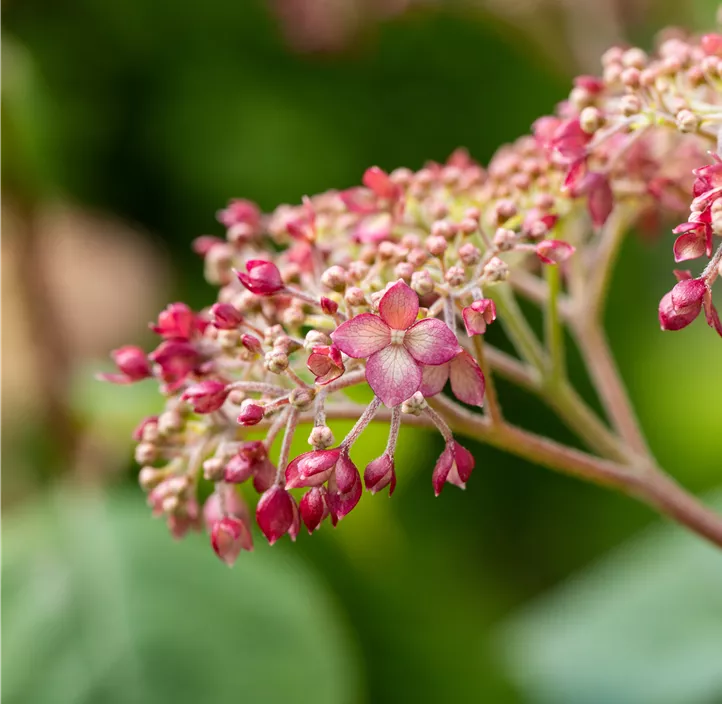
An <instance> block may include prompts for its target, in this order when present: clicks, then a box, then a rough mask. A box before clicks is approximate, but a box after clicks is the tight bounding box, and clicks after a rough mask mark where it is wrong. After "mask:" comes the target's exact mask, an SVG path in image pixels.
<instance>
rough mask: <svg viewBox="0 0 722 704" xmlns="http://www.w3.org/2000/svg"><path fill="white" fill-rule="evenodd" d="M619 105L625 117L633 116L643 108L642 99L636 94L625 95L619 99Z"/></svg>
mask: <svg viewBox="0 0 722 704" xmlns="http://www.w3.org/2000/svg"><path fill="white" fill-rule="evenodd" d="M619 107H620V109H621V111H622V114H623V115H624V116H625V117H631V116H632V115H636V114H638V113H639V111H640V110H641V109H642V101H641V100H640V99H639V98H638V97H637V96H636V95H623V96H622V97H621V98H620V99H619Z"/></svg>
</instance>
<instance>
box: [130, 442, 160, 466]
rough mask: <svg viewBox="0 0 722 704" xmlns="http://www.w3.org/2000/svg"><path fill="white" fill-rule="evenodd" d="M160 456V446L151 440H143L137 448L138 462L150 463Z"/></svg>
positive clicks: (136, 459) (136, 458)
mask: <svg viewBox="0 0 722 704" xmlns="http://www.w3.org/2000/svg"><path fill="white" fill-rule="evenodd" d="M157 458H158V448H157V447H156V446H155V445H153V444H152V443H150V442H142V443H140V444H139V445H137V446H136V448H135V461H136V462H137V463H138V464H150V463H151V462H155V460H156V459H157Z"/></svg>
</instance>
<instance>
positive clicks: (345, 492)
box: [327, 452, 363, 525]
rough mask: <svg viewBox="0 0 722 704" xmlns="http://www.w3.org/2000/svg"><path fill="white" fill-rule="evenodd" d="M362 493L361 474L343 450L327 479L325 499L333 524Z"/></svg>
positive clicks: (346, 512) (353, 506)
mask: <svg viewBox="0 0 722 704" xmlns="http://www.w3.org/2000/svg"><path fill="white" fill-rule="evenodd" d="M362 493H363V486H362V484H361V475H360V474H359V471H358V469H357V468H356V465H355V464H354V463H353V462H351V459H350V458H349V456H348V455H347V454H346V453H345V452H343V453H341V456H340V457H339V460H338V462H337V464H336V471H335V472H334V473H333V474H332V475H331V477H330V478H329V480H328V495H327V501H328V508H329V511H330V512H331V521H332V523H333V524H334V525H336V524H337V523H338V521H340V520H341V519H342V518H344V517H345V516H347V515H348V514H349V513H350V512H351V511H352V510H353V509H354V508H355V506H356V504H357V503H358V502H359V499H360V498H361V494H362Z"/></svg>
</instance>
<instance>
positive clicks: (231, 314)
mask: <svg viewBox="0 0 722 704" xmlns="http://www.w3.org/2000/svg"><path fill="white" fill-rule="evenodd" d="M211 319H212V320H213V325H215V326H216V327H217V328H219V329H221V330H232V329H235V328H237V327H238V326H239V325H240V324H241V323H242V322H243V316H242V315H241V313H240V311H238V309H237V308H235V307H234V306H232V305H231V304H230V303H216V304H215V305H214V306H213V307H212V308H211Z"/></svg>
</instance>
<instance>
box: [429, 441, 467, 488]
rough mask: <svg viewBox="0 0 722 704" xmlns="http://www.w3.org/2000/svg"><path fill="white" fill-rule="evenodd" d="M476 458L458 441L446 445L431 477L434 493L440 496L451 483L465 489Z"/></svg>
mask: <svg viewBox="0 0 722 704" xmlns="http://www.w3.org/2000/svg"><path fill="white" fill-rule="evenodd" d="M474 464H475V461H474V456H473V455H472V454H471V453H470V452H469V451H468V450H467V449H466V448H465V447H463V446H462V445H460V444H459V443H458V442H456V441H451V442H448V443H446V447H445V448H444V451H443V452H442V453H441V455H440V457H439V459H438V460H437V462H436V466H435V467H434V472H433V474H432V477H431V481H432V484H433V486H434V493H435V494H436V496H438V495H439V494H440V493H441V491H442V489H443V488H444V484H445V483H446V482H449V483H450V484H455V485H456V486H458V487H460V488H462V489H464V488H466V482H467V481H468V480H469V477H470V476H471V472H472V470H473V469H474Z"/></svg>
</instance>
